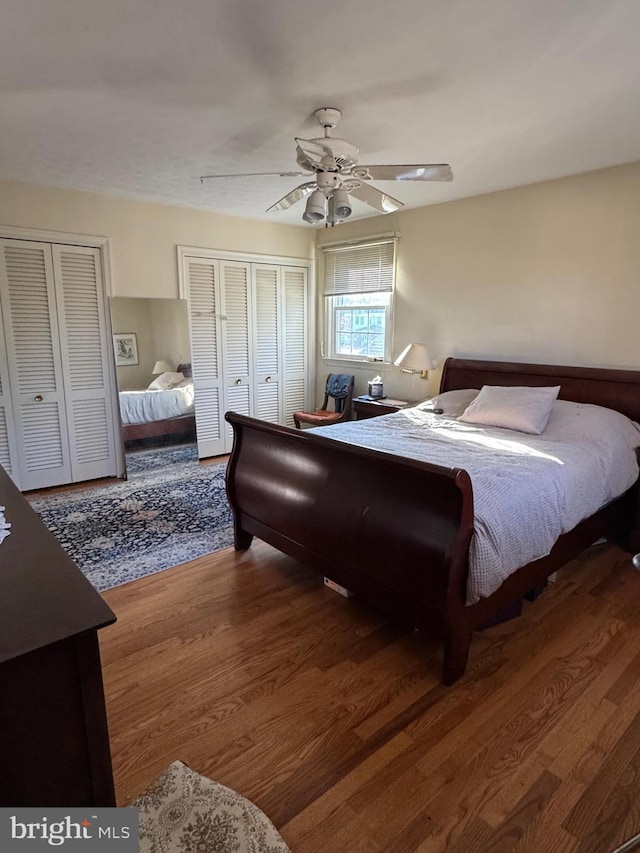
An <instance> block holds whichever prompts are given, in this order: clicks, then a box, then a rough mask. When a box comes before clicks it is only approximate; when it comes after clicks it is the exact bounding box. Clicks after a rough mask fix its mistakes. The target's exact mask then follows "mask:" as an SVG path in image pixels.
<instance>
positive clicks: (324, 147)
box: [200, 107, 453, 225]
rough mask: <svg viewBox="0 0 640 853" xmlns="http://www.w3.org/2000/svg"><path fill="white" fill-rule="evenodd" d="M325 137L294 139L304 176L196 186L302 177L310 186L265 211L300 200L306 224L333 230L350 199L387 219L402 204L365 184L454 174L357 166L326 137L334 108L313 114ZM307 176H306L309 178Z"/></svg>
mask: <svg viewBox="0 0 640 853" xmlns="http://www.w3.org/2000/svg"><path fill="white" fill-rule="evenodd" d="M314 116H315V118H316V120H317V121H318V124H319V125H320V126H321V127H322V128H323V129H324V136H322V137H315V138H314V139H302V138H300V137H296V138H295V142H296V162H297V163H298V165H299V166H300V167H301V168H302V169H304V172H254V173H246V174H233V175H203V176H202V177H201V178H200V181H201V182H204V181H205V180H209V179H213V178H250V177H269V176H273V177H307V178H309V177H310V178H311V179H312V180H309V181H306V182H305V183H303V184H300V185H299V186H298V187H296V188H295V189H294V190H291V192H289V193H287V195H285V196H284V197H283V198H281V199H280V200H279V201H277V202H276V203H275V204H272V205H271V207H269V208H268V211H272V210H286V209H287V208H289V207H291V206H292V205H293V204H295V203H296V202H298V201H300V200H301V199H303V198H307V205H306V209H305V212H304V214H303V217H302V218H303V219H304V220H305V222H310V223H320V222H323V221H324V220H325V219H326V222H327V224H329V225H335V224H336V223H337V222H340V221H342V220H343V219H346V218H347V217H348V216H350V215H351V203H350V201H349V194H350V195H352V196H353V197H354V198H357V199H359V200H360V201H362V202H364V203H365V204H367V205H369V206H370V207H373V208H374V209H375V210H377V211H378V212H379V213H391V212H393V211H394V210H399V209H400V208H401V207H403V206H404V205H403V203H402V202H401V201H398V200H397V199H395V198H393V197H392V196H390V195H387V193H385V192H383V191H382V190H379V189H377V187H374V186H372V184H371V183H369V182H370V181H371V180H376V181H451V180H452V179H453V173H452V171H451V167H450V166H449V165H448V164H446V163H438V164H418V165H415V164H413V165H400V166H398V165H389V166H360V165H358V156H359V154H360V150H359V149H358V148H357V147H356V146H355V145H353V144H352V143H351V142H348V141H347V140H346V139H340V138H339V137H335V136H331V131H332V130H334V129H335V128H336V127H337V125H338V122H339V121H340V119H341V118H342V112H341V111H340V110H339V109H336V108H335V107H322V108H321V109H318V110H316V111H315V112H314ZM309 173H310V174H309Z"/></svg>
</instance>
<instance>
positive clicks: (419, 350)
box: [393, 344, 433, 373]
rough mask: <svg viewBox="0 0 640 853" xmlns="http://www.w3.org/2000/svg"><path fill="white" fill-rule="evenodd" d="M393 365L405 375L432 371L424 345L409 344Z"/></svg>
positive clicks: (427, 351) (429, 358)
mask: <svg viewBox="0 0 640 853" xmlns="http://www.w3.org/2000/svg"><path fill="white" fill-rule="evenodd" d="M393 363H394V364H395V366H396V367H400V368H401V369H402V370H403V371H405V372H406V373H426V372H427V371H428V370H433V362H432V361H431V356H430V355H429V350H428V349H427V347H426V346H425V344H409V346H407V347H405V348H404V349H403V350H402V352H401V353H400V355H399V356H398V358H397V359H396V360H395V361H394V362H393Z"/></svg>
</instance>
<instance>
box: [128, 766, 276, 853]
mask: <svg viewBox="0 0 640 853" xmlns="http://www.w3.org/2000/svg"><path fill="white" fill-rule="evenodd" d="M131 805H132V806H134V807H135V808H137V809H138V811H139V815H140V853H177V851H180V853H201V851H207V853H208V851H211V853H214V851H215V853H290V851H289V848H288V847H287V845H286V844H285V843H284V841H283V840H282V838H281V837H280V835H279V834H278V832H277V831H276V829H275V827H274V825H273V824H272V823H271V821H270V820H269V818H268V817H267V816H266V815H265V814H263V812H261V811H260V809H259V808H258V807H257V806H254V804H253V803H252V802H250V801H249V800H247V799H245V798H244V797H241V796H240V794H237V793H236V792H235V791H232V790H231V788H225V786H224V785H220V784H219V783H218V782H214V781H213V780H211V779H207V778H206V776H201V775H200V774H199V773H196V772H195V771H194V770H191V768H190V767H187V765H186V764H183V763H182V761H174V762H173V764H171V765H169V767H168V768H167V769H166V770H165V771H164V773H162V774H161V775H160V776H159V777H158V778H157V779H156V780H155V782H152V783H151V785H150V786H149V787H148V788H147V790H146V791H145V792H144V793H143V794H141V795H140V796H139V797H138V798H137V799H136V800H134V801H133V802H132V803H131Z"/></svg>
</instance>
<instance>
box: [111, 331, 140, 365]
mask: <svg viewBox="0 0 640 853" xmlns="http://www.w3.org/2000/svg"><path fill="white" fill-rule="evenodd" d="M113 349H114V352H115V354H116V365H117V366H118V367H125V366H126V365H127V364H138V341H137V340H136V335H135V332H125V333H124V334H122V335H114V336H113Z"/></svg>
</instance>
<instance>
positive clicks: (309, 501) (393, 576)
mask: <svg viewBox="0 0 640 853" xmlns="http://www.w3.org/2000/svg"><path fill="white" fill-rule="evenodd" d="M226 419H227V421H228V422H229V423H230V424H231V425H232V426H233V430H234V443H233V450H232V453H231V457H230V460H229V465H228V468H227V493H228V497H229V502H230V504H231V508H232V510H233V515H234V525H235V546H236V548H237V549H244V548H248V547H249V546H250V544H251V540H252V538H253V536H258V537H259V538H260V539H263V540H265V541H266V542H268V543H270V544H271V545H273V546H275V547H276V548H278V549H279V550H281V551H283V552H285V553H287V554H289V555H291V556H293V557H295V558H297V559H299V560H301V561H302V562H304V563H306V564H307V565H309V566H311V567H313V568H314V569H315V570H317V571H318V572H320V573H322V574H323V575H325V576H327V577H330V578H331V579H332V580H335V581H337V582H338V583H340V584H342V585H343V586H345V587H347V588H348V589H350V590H352V591H353V592H355V593H357V594H359V595H361V596H362V598H363V599H365V600H368V601H370V602H371V603H372V604H374V605H378V606H381V607H383V608H384V609H385V610H387V611H391V612H393V613H395V614H397V615H398V616H400V617H401V618H402V619H403V620H404V621H405V622H407V624H410V625H412V626H413V627H415V628H420V629H423V630H428V631H431V632H435V633H436V634H437V635H438V636H439V637H441V638H442V639H443V640H444V642H445V681H451V680H454V679H455V677H458V676H459V675H460V674H461V673H462V672H463V671H464V667H465V665H466V657H467V653H468V645H469V639H470V631H469V629H468V627H467V623H466V620H465V619H464V606H465V595H466V581H467V571H468V565H467V554H468V547H469V541H470V538H471V534H472V530H473V496H472V490H471V482H470V480H469V476H468V475H467V473H466V472H465V471H463V470H460V469H456V468H444V467H440V466H436V465H430V464H428V463H423V462H418V461H414V460H410V459H404V458H401V457H397V456H393V455H391V454H388V453H382V452H380V451H375V450H370V449H367V448H363V447H357V446H354V445H350V444H346V443H344V442H339V441H335V440H332V439H328V438H324V437H322V436H320V435H315V434H309V433H305V432H304V431H299V430H293V429H288V428H287V427H282V426H278V425H276V424H269V423H266V422H264V421H260V420H256V419H253V418H249V417H245V416H243V415H238V414H235V413H233V412H229V413H227V415H226ZM447 671H448V673H449V674H448V675H447ZM456 673H457V674H456Z"/></svg>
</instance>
